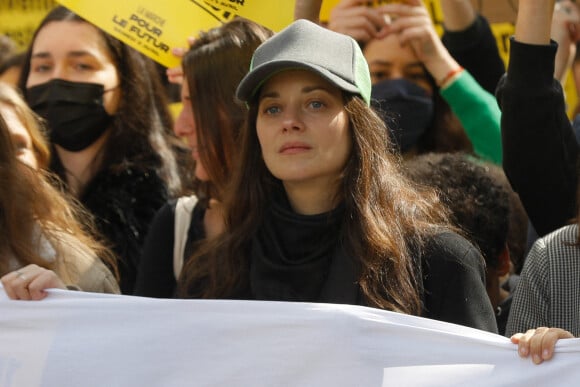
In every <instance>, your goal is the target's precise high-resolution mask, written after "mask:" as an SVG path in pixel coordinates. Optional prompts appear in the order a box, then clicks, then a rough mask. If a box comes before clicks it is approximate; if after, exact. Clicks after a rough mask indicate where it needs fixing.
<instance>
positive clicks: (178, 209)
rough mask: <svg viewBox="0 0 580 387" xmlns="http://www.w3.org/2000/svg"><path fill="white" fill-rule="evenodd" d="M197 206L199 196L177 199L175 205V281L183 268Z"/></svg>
mask: <svg viewBox="0 0 580 387" xmlns="http://www.w3.org/2000/svg"><path fill="white" fill-rule="evenodd" d="M196 204H197V196H195V195H191V196H182V197H180V198H179V199H177V203H176V204H175V227H174V229H173V234H174V244H173V273H174V274H175V279H178V278H179V274H180V273H181V269H182V268H183V253H184V252H185V244H186V242H187V233H188V231H189V224H190V223H191V214H192V213H193V209H194V208H195V205H196Z"/></svg>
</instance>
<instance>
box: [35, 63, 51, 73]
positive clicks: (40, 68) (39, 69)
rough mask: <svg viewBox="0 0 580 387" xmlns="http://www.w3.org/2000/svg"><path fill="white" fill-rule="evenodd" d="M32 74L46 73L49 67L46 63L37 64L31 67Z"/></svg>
mask: <svg viewBox="0 0 580 387" xmlns="http://www.w3.org/2000/svg"><path fill="white" fill-rule="evenodd" d="M31 69H32V72H35V73H46V72H48V71H50V69H51V66H50V65H49V64H47V63H39V64H35V65H33V66H31Z"/></svg>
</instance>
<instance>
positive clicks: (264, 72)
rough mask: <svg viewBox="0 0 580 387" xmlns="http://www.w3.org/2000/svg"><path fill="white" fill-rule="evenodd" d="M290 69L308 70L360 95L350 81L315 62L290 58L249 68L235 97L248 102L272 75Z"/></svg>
mask: <svg viewBox="0 0 580 387" xmlns="http://www.w3.org/2000/svg"><path fill="white" fill-rule="evenodd" d="M292 69H301V70H309V71H312V72H314V73H316V74H318V75H320V76H321V77H322V78H324V79H326V80H327V81H328V82H330V83H331V84H333V85H335V86H336V87H338V88H339V89H342V90H345V91H347V92H349V93H352V94H358V95H360V91H359V90H358V88H357V87H356V86H354V85H352V84H351V83H349V82H347V81H345V80H344V79H342V78H341V77H339V76H338V75H335V74H333V73H331V72H330V71H328V70H327V69H325V68H323V67H320V66H318V65H315V64H310V63H304V62H298V61H291V60H281V61H272V62H268V63H264V64H262V65H260V66H258V67H256V68H254V69H253V70H251V71H250V72H249V73H248V74H247V75H246V76H245V77H244V78H243V79H242V81H241V82H240V84H239V85H238V88H237V90H236V97H237V98H238V99H239V100H240V101H244V102H248V101H250V100H251V99H253V98H254V97H255V95H256V93H257V92H258V90H259V89H260V88H261V87H262V85H263V84H264V83H265V82H266V81H268V80H269V79H270V78H271V77H272V76H273V75H275V74H277V73H279V72H282V71H285V70H292Z"/></svg>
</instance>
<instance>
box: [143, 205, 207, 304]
mask: <svg viewBox="0 0 580 387" xmlns="http://www.w3.org/2000/svg"><path fill="white" fill-rule="evenodd" d="M176 202H177V201H176V200H171V201H169V202H168V203H166V204H165V205H164V206H163V207H161V208H160V209H159V211H157V213H156V214H155V217H154V218H153V221H152V222H151V227H150V229H149V233H148V234H147V238H146V239H145V245H144V247H143V254H142V256H141V261H140V262H139V271H138V275H137V283H136V285H135V292H134V294H135V295H136V296H143V297H157V298H171V297H174V296H175V290H176V286H177V282H176V280H175V274H174V272H173V246H174V243H175V204H176ZM205 210H206V207H205V206H203V205H200V202H198V204H197V205H196V206H195V207H194V209H193V212H192V214H191V222H190V225H189V229H188V231H187V242H186V245H185V250H184V253H183V260H184V262H186V261H187V259H188V258H189V257H190V256H191V254H192V253H193V251H194V250H193V249H194V244H195V243H196V242H198V241H200V240H202V239H204V238H205V230H204V227H203V218H204V215H205Z"/></svg>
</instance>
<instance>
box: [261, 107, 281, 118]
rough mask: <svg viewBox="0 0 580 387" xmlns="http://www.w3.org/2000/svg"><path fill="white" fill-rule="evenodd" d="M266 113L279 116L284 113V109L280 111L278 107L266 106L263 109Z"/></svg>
mask: <svg viewBox="0 0 580 387" xmlns="http://www.w3.org/2000/svg"><path fill="white" fill-rule="evenodd" d="M262 110H263V111H264V113H265V114H267V115H270V116H272V115H274V114H278V113H280V112H281V111H282V109H280V106H278V105H268V106H265V107H264V109H262Z"/></svg>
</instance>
